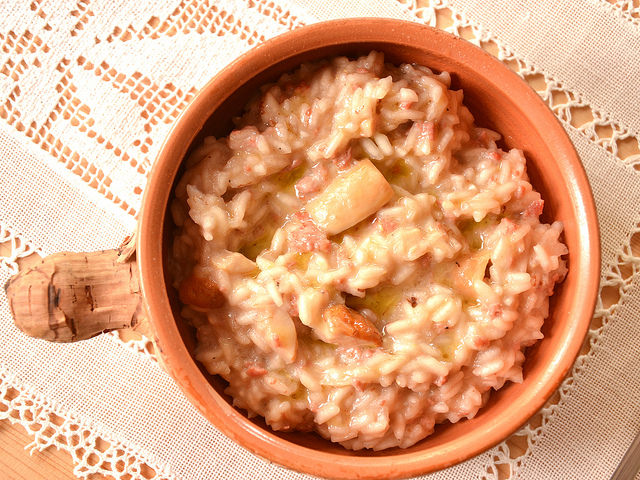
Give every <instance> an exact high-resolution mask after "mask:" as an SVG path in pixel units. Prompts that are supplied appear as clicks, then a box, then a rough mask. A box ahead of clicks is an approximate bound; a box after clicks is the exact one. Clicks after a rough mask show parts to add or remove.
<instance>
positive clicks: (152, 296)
mask: <svg viewBox="0 0 640 480" xmlns="http://www.w3.org/2000/svg"><path fill="white" fill-rule="evenodd" d="M320 31H321V32H322V39H321V40H319V38H318V37H320V35H317V36H315V37H314V36H313V35H311V37H313V39H311V40H309V38H310V35H309V34H313V33H314V32H320ZM354 31H357V32H358V35H359V36H358V37H357V38H354V35H353V32H354ZM427 35H428V36H429V37H430V39H431V40H432V41H436V42H439V44H440V45H445V46H446V48H447V50H446V52H445V53H446V54H447V55H449V56H453V57H455V58H456V59H457V60H458V61H460V62H464V63H466V64H468V65H469V66H470V67H472V68H481V69H483V70H484V71H485V72H486V71H489V72H493V73H494V74H496V75H498V74H499V75H501V82H502V83H501V85H503V87H504V90H505V92H511V91H517V92H518V93H519V94H522V95H524V96H525V97H526V101H527V106H528V108H530V109H531V112H530V114H531V115H532V116H534V117H535V118H540V119H541V120H544V121H547V122H552V123H553V125H554V126H555V128H553V129H550V131H549V132H547V136H548V137H552V138H553V140H554V148H555V150H557V151H558V157H562V158H561V159H562V162H561V163H562V166H563V167H565V168H568V169H569V170H570V173H571V176H572V179H573V185H571V187H570V191H571V193H572V201H573V203H574V204H575V203H576V202H578V203H579V204H580V205H581V206H582V212H581V213H582V215H581V216H580V217H579V218H577V219H576V220H577V229H578V231H579V233H578V236H579V239H580V240H579V244H580V248H581V252H580V253H579V254H578V262H577V265H576V264H572V266H571V268H579V269H580V271H581V272H584V275H581V277H580V279H579V281H578V282H577V284H576V292H575V293H574V295H575V296H576V297H579V298H580V301H579V302H578V301H577V300H575V301H574V304H575V305H574V306H575V310H573V316H572V318H573V319H574V321H575V324H576V331H577V332H578V333H579V335H576V336H573V337H567V338H564V341H563V343H562V344H561V347H560V348H559V349H558V351H557V352H556V353H555V355H554V362H553V363H552V365H553V368H551V369H549V370H550V371H549V372H547V373H545V375H546V377H545V381H544V382H539V385H536V386H535V388H533V387H532V388H530V389H528V390H526V391H525V393H526V395H525V396H524V398H523V401H524V405H525V406H524V407H520V408H519V409H518V410H517V411H513V412H511V413H513V415H514V416H512V417H511V418H510V419H509V420H508V421H506V420H505V421H501V422H497V423H496V424H495V425H493V426H489V427H488V428H486V429H482V430H481V431H471V432H469V435H466V436H465V443H464V446H465V448H459V447H458V448H455V449H454V448H453V447H452V446H449V447H448V448H447V445H446V444H445V445H444V447H443V448H441V449H439V450H438V451H437V452H432V451H427V452H410V453H400V454H394V455H393V456H383V455H382V456H369V457H367V456H347V455H344V456H341V455H336V454H332V453H327V452H322V451H319V450H313V449H310V448H308V447H305V446H302V445H298V444H294V443H292V442H288V441H285V440H283V439H281V438H280V437H278V436H276V435H275V434H273V433H272V432H269V431H266V430H264V429H262V428H260V427H258V426H257V425H255V424H253V423H252V422H251V421H250V420H248V419H247V418H246V417H245V416H243V415H241V414H239V413H238V412H237V411H236V410H235V409H234V408H233V407H231V406H230V405H229V404H228V403H227V401H226V400H224V399H223V398H222V397H221V396H220V395H219V394H218V393H217V392H216V391H215V389H214V388H213V387H212V386H211V385H210V384H209V383H208V382H207V381H206V379H205V378H204V376H203V375H202V373H201V372H200V370H199V368H198V366H197V365H196V364H195V362H194V361H193V359H192V358H191V356H190V354H189V352H188V351H187V348H186V346H185V345H184V343H183V342H182V341H181V340H180V341H176V339H180V334H179V331H178V328H177V325H176V322H175V319H174V317H173V314H172V311H171V307H170V304H169V299H168V295H167V293H166V286H165V283H164V275H163V274H162V272H163V266H162V265H163V245H162V239H163V226H164V221H165V213H166V206H167V202H168V200H169V196H170V190H171V188H172V185H173V181H174V177H175V174H176V172H177V170H178V167H179V165H180V163H181V162H182V159H183V156H184V154H185V153H186V148H185V147H184V145H187V146H188V145H190V144H191V143H192V141H193V139H194V138H195V136H196V134H197V133H198V130H199V129H200V128H201V127H202V124H203V123H204V122H205V121H206V120H207V119H208V118H209V117H210V115H211V114H212V113H213V111H215V109H217V108H218V106H219V105H220V104H221V103H222V102H223V101H224V99H225V98H226V97H225V96H221V97H220V96H219V97H220V98H217V102H216V103H215V104H209V101H208V99H209V98H210V96H211V95H212V93H213V92H214V91H217V90H220V89H223V88H227V89H230V90H229V91H233V89H234V87H235V86H237V85H241V84H243V83H244V82H246V81H247V80H248V79H249V78H251V77H252V76H254V75H255V74H257V73H259V72H261V71H263V70H265V69H267V68H269V67H270V66H272V65H273V64H275V63H279V62H281V61H284V60H286V59H287V58H291V57H293V56H297V55H299V54H300V53H302V52H305V51H311V50H316V49H318V48H321V47H326V46H330V45H339V44H343V43H349V44H355V43H371V42H378V43H393V44H402V45H407V46H412V45H413V46H415V45H416V44H417V43H418V41H417V39H420V38H422V39H423V40H421V41H422V42H424V38H425V36H427ZM274 51H283V52H285V53H284V54H283V55H278V56H277V58H276V57H275V56H274V54H273V52H274ZM248 65H251V66H252V73H251V74H247V73H245V74H244V76H243V77H242V78H238V73H237V71H238V70H242V69H243V68H245V69H246V66H248ZM528 112H529V110H528ZM193 125H199V126H200V127H199V128H198V129H197V130H195V131H194V129H193ZM548 143H550V142H548ZM176 158H179V159H180V162H176ZM137 258H138V266H139V269H140V284H141V290H142V294H143V298H144V299H145V302H144V303H145V307H146V309H147V313H148V315H149V318H150V319H151V324H152V329H153V331H154V335H155V342H156V344H157V345H158V350H159V353H160V356H161V358H162V360H163V363H164V365H165V367H166V369H167V370H168V371H169V373H170V374H171V375H172V376H173V378H174V379H175V380H176V382H177V383H178V385H179V386H180V387H181V389H182V390H183V392H185V394H186V396H187V397H188V399H189V400H190V401H191V402H192V403H193V404H194V405H195V406H196V407H197V408H198V409H199V410H200V412H201V413H202V414H203V415H204V416H205V417H206V418H207V419H208V420H209V421H210V422H211V423H212V424H213V425H214V426H215V427H216V428H218V429H219V430H221V431H222V432H223V433H224V434H225V435H227V436H228V437H230V438H231V439H232V440H234V441H235V442H237V443H239V444H240V445H242V446H243V447H245V448H248V449H249V450H251V451H252V452H254V453H256V454H258V455H260V456H261V457H263V458H266V459H268V460H270V461H273V462H276V463H278V464H280V465H283V466H285V467H288V468H293V469H295V470H298V471H302V472H305V473H311V474H315V475H326V474H327V472H329V471H330V473H331V476H332V477H336V478H400V477H407V476H412V475H417V474H424V473H428V472H432V471H435V470H439V469H442V468H445V467H448V466H451V465H453V464H456V463H459V462H461V461H464V460H466V459H468V458H471V457H473V456H475V455H477V454H479V453H481V452H483V451H485V450H487V449H489V448H491V447H493V446H494V445H496V444H498V443H499V442H501V441H502V440H504V439H505V438H507V437H508V436H509V435H511V434H512V433H513V432H515V431H516V430H517V429H518V428H519V427H520V426H521V425H523V424H524V423H526V422H527V421H528V420H529V419H530V417H531V416H533V415H534V414H535V413H536V412H537V411H538V410H539V409H540V408H541V407H542V406H543V405H544V403H545V402H546V400H547V399H548V398H549V397H551V395H552V394H553V392H554V391H555V390H556V389H557V388H558V387H559V385H560V384H561V382H562V381H563V379H564V378H565V376H566V375H567V373H568V372H569V371H570V369H571V368H572V366H573V363H574V361H575V359H576V357H577V355H578V353H579V351H580V348H581V346H582V343H583V340H584V337H585V336H586V334H587V331H588V328H589V324H590V321H591V317H592V313H593V311H594V309H595V304H596V299H597V293H598V286H599V279H600V261H601V260H600V237H599V229H598V220H597V216H596V209H595V202H594V200H593V195H592V192H591V187H590V185H589V182H588V180H587V176H586V173H585V171H584V168H583V166H582V163H581V161H580V159H579V157H578V155H577V153H576V151H575V149H574V146H573V144H572V143H571V141H570V139H569V137H568V136H567V134H566V132H565V131H564V129H563V127H562V125H561V124H560V122H559V121H558V119H557V118H556V116H555V115H554V114H553V113H552V112H551V110H550V109H549V108H548V106H547V105H546V104H545V103H544V102H543V100H542V99H541V98H540V97H539V96H538V95H537V94H536V93H535V92H534V91H533V90H532V89H531V88H530V87H529V86H528V85H527V84H526V83H525V82H524V80H522V79H521V78H520V77H519V76H518V75H516V74H515V73H514V72H512V71H511V70H509V69H508V67H506V66H505V65H504V64H503V63H501V62H500V61H498V60H497V59H495V58H494V57H492V56H491V55H490V54H488V53H487V52H485V51H484V50H482V49H480V48H479V47H476V46H475V45H473V44H471V43H470V42H467V41H466V40H463V39H461V38H459V37H455V36H453V35H451V34H449V33H446V32H443V31H442V30H438V29H434V28H431V27H427V26H425V25H422V24H419V23H414V22H407V21H401V20H394V19H382V18H353V19H340V20H331V21H327V22H321V23H316V24H312V25H309V26H305V27H302V28H300V29H296V30H292V31H289V32H286V33H284V34H282V35H279V36H277V37H274V38H272V39H270V40H267V41H266V42H264V43H262V44H259V45H257V46H256V47H254V48H252V49H251V50H250V51H248V52H247V53H245V54H243V55H242V56H240V57H238V58H237V59H236V60H235V61H233V62H232V63H231V64H229V65H228V66H227V67H225V68H224V69H223V70H222V71H221V72H220V73H218V74H217V75H216V76H215V77H213V78H212V79H211V80H210V81H209V82H208V83H207V84H206V85H205V86H204V87H203V88H202V89H201V90H200V91H199V92H198V93H197V94H196V95H195V96H194V98H193V99H192V100H191V102H190V103H189V105H188V106H187V107H186V108H185V110H184V111H183V112H182V114H181V115H180V116H179V117H178V119H177V120H176V121H175V122H174V124H173V126H172V128H171V129H170V132H169V133H168V134H167V137H166V140H165V142H164V143H163V145H162V147H161V149H160V152H159V154H158V156H157V158H156V161H155V163H154V165H153V167H152V170H151V173H150V176H149V179H148V183H147V186H146V188H145V192H144V195H143V201H142V208H141V213H140V220H139V235H138V244H137ZM204 383H206V384H207V385H204ZM196 385H197V386H199V388H196V387H195V386H196ZM476 430H478V429H476ZM309 459H313V461H310V460H309ZM390 460H391V461H390Z"/></svg>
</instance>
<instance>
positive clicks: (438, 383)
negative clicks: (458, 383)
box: [433, 375, 449, 387]
mask: <svg viewBox="0 0 640 480" xmlns="http://www.w3.org/2000/svg"><path fill="white" fill-rule="evenodd" d="M448 381H449V375H440V376H439V377H438V378H436V379H435V380H434V381H433V383H434V385H436V386H437V387H441V386H443V385H444V384H445V383H447V382H448Z"/></svg>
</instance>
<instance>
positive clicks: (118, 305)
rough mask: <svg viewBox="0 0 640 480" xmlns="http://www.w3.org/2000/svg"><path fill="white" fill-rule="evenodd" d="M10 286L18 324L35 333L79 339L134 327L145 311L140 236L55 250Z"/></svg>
mask: <svg viewBox="0 0 640 480" xmlns="http://www.w3.org/2000/svg"><path fill="white" fill-rule="evenodd" d="M5 291H6V292H7V298H8V299H9V307H10V308H11V313H12V314H13V318H14V321H15V324H16V326H17V327H18V328H19V329H20V330H22V331H23V332H24V333H26V334H27V335H30V336H32V337H36V338H41V339H45V340H50V341H53V342H75V341H78V340H85V339H87V338H91V337H93V336H95V335H98V334H99V333H102V332H105V331H109V330H114V329H118V328H127V327H133V326H135V325H136V324H137V323H138V322H139V321H140V320H142V318H143V315H144V313H143V307H142V302H141V295H140V284H139V282H138V267H137V265H136V261H135V236H133V237H130V238H128V239H127V240H125V243H124V244H123V245H122V246H121V247H120V248H119V249H118V250H103V251H101V252H92V253H70V252H62V253H56V254H53V255H49V256H48V257H46V258H44V259H42V261H41V262H40V263H39V264H38V265H36V266H35V267H32V268H29V269H27V270H25V271H22V272H20V273H18V274H17V275H16V276H14V277H13V278H11V279H10V280H9V282H7V284H6V285H5Z"/></svg>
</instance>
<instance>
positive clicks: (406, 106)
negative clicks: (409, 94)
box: [398, 102, 415, 110]
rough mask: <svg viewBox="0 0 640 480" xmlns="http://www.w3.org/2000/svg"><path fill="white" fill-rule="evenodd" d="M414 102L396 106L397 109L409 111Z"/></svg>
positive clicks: (401, 103)
mask: <svg viewBox="0 0 640 480" xmlns="http://www.w3.org/2000/svg"><path fill="white" fill-rule="evenodd" d="M414 103H415V102H400V103H399V104H398V107H400V109H401V110H409V109H410V108H411V105H413V104H414Z"/></svg>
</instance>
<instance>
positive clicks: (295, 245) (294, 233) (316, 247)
mask: <svg viewBox="0 0 640 480" xmlns="http://www.w3.org/2000/svg"><path fill="white" fill-rule="evenodd" d="M289 247H290V248H291V250H293V251H295V252H300V253H306V252H323V253H328V252H329V251H330V250H331V242H330V241H329V239H328V238H327V235H326V233H324V232H323V231H322V230H320V229H319V228H318V227H317V225H316V224H315V223H313V220H311V217H310V216H309V214H308V213H307V212H298V213H295V214H294V215H293V217H292V218H291V230H290V231H289Z"/></svg>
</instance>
